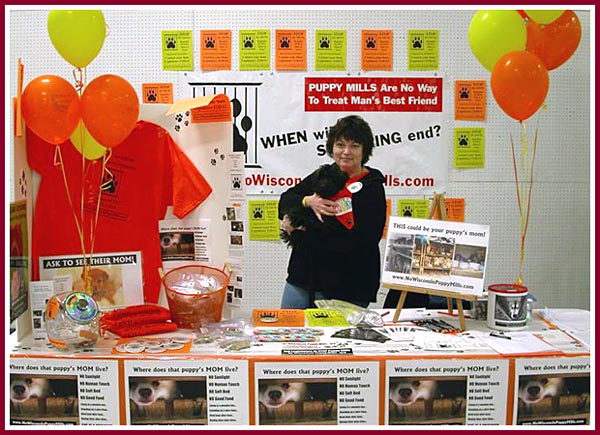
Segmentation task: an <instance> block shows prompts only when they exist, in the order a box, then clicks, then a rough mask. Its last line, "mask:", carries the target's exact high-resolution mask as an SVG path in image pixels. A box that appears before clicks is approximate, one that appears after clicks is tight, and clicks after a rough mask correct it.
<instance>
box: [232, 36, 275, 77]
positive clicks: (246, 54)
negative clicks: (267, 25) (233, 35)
mask: <svg viewBox="0 0 600 435" xmlns="http://www.w3.org/2000/svg"><path fill="white" fill-rule="evenodd" d="M239 38H240V39H239V54H240V71H260V70H269V69H271V31H270V30H269V29H264V30H263V29H261V30H240V32H239Z"/></svg>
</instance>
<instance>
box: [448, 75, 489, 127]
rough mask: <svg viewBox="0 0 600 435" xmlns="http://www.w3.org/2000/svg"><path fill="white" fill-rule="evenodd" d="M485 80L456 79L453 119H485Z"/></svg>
mask: <svg viewBox="0 0 600 435" xmlns="http://www.w3.org/2000/svg"><path fill="white" fill-rule="evenodd" d="M485 86H486V82H485V80H457V81H456V82H455V83H454V119H455V120H457V121H485V94H486V87H485Z"/></svg>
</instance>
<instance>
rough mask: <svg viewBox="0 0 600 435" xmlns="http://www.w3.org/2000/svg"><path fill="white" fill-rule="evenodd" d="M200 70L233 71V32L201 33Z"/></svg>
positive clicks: (208, 31)
mask: <svg viewBox="0 0 600 435" xmlns="http://www.w3.org/2000/svg"><path fill="white" fill-rule="evenodd" d="M200 68H201V69H203V70H207V71H210V70H212V71H217V70H221V71H229V70H231V30H201V31H200Z"/></svg>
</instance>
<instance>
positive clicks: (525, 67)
mask: <svg viewBox="0 0 600 435" xmlns="http://www.w3.org/2000/svg"><path fill="white" fill-rule="evenodd" d="M549 84H550V80H549V78H548V70H547V69H546V67H545V66H544V63H543V62H542V61H541V60H540V58H539V57H537V56H536V55H535V54H533V53H530V52H528V51H520V50H519V51H511V52H509V53H507V54H505V55H504V56H502V57H501V58H500V59H499V60H498V62H497V63H496V65H495V66H494V69H493V71H492V79H491V87H492V94H493V95H494V98H495V99H496V102H497V103H498V105H499V106H500V108H501V109H502V110H504V112H505V113H506V114H507V115H508V116H510V117H511V118H514V119H516V120H517V121H523V120H525V119H527V118H529V117H530V116H531V115H533V114H534V113H535V112H537V110H538V109H539V108H540V106H541V105H542V104H543V103H544V100H545V99H546V95H547V94H548V86H549Z"/></svg>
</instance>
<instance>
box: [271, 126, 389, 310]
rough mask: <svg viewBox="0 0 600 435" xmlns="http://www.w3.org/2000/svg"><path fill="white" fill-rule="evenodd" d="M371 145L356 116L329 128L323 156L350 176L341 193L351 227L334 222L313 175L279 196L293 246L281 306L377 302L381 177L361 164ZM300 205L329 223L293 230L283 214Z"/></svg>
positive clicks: (331, 205) (382, 214)
mask: <svg viewBox="0 0 600 435" xmlns="http://www.w3.org/2000/svg"><path fill="white" fill-rule="evenodd" d="M373 146H374V143H373V133H372V132H371V127H370V126H369V124H368V123H367V122H366V121H365V120H363V119H362V118H361V117H359V116H355V115H351V116H347V117H344V118H341V119H339V120H338V121H337V123H336V124H335V125H334V126H333V127H331V128H330V129H329V133H328V138H327V144H326V150H327V154H328V155H329V156H330V157H332V158H333V160H334V163H332V165H337V166H338V167H339V168H340V169H341V170H342V171H344V172H345V173H346V174H348V176H349V180H348V182H347V183H346V187H345V190H343V191H342V192H341V193H342V195H343V196H347V197H351V202H352V211H351V217H353V223H349V221H348V219H345V220H341V219H340V220H338V219H337V217H336V213H338V211H341V210H340V207H339V206H338V203H336V202H335V201H332V200H330V199H327V198H321V197H320V196H318V195H317V194H316V193H315V192H314V183H315V179H316V176H315V172H313V173H311V174H310V175H308V176H307V177H306V178H304V179H303V180H302V181H301V182H300V183H299V184H297V185H296V186H294V187H292V188H290V189H288V190H287V191H286V192H284V193H283V194H282V195H281V198H280V201H279V218H280V219H281V220H282V227H283V230H284V231H286V232H287V233H288V234H289V235H290V237H291V239H292V240H293V242H294V243H293V246H294V247H293V248H292V253H291V255H290V260H289V264H288V277H287V280H286V284H285V287H284V291H283V297H282V301H281V307H282V308H297V309H304V308H310V307H312V306H313V304H312V303H313V301H314V300H318V299H339V300H343V301H347V302H351V303H353V304H356V305H360V306H362V307H367V306H368V305H369V303H370V302H374V301H376V299H377V298H376V295H377V291H378V290H379V284H380V270H381V268H380V261H381V256H380V252H379V242H380V240H381V236H382V234H383V229H384V225H385V218H386V202H385V192H384V188H383V184H384V177H383V174H382V173H381V172H380V171H379V170H378V169H375V168H371V167H368V166H365V163H367V161H368V160H369V158H370V157H371V155H372V152H373ZM336 196H340V194H338V195H336ZM300 205H302V206H304V207H308V208H311V209H312V211H313V212H314V214H315V215H316V216H317V218H318V219H319V220H321V221H323V220H325V219H329V220H334V223H333V224H328V225H318V226H310V227H308V228H294V227H293V226H291V223H290V221H289V219H288V218H287V216H286V215H285V211H286V210H290V209H292V208H293V207H299V206H300ZM344 217H346V218H347V217H348V215H347V214H344ZM342 221H343V222H342ZM350 221H352V219H350Z"/></svg>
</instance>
